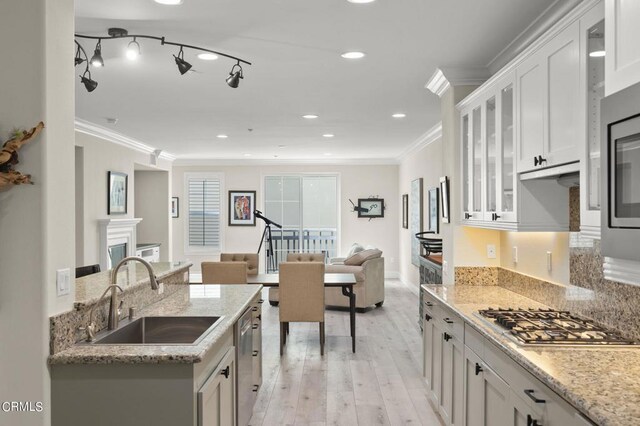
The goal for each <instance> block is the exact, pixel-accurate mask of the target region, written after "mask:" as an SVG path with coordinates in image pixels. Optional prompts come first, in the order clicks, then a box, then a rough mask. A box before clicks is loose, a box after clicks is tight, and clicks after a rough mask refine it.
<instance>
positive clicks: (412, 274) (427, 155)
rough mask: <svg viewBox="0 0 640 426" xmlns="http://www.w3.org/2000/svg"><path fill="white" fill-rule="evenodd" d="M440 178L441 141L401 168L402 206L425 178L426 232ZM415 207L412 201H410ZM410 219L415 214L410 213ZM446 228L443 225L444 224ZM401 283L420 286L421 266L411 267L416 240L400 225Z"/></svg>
mask: <svg viewBox="0 0 640 426" xmlns="http://www.w3.org/2000/svg"><path fill="white" fill-rule="evenodd" d="M440 176H442V139H441V138H438V139H436V140H434V141H433V142H431V143H429V144H428V145H426V146H424V147H423V148H421V149H420V150H418V151H415V152H411V153H409V154H408V155H406V156H405V157H404V158H403V159H402V161H401V163H400V168H399V177H398V184H399V191H400V194H399V202H401V197H402V194H409V197H411V181H413V180H415V179H418V178H422V186H423V194H422V197H423V198H422V199H423V207H422V212H423V215H422V216H423V217H422V223H423V224H424V229H425V230H426V229H427V227H428V223H429V212H428V209H429V201H428V198H427V197H428V191H429V189H431V188H434V187H436V188H437V187H439V186H440ZM409 206H411V201H409ZM400 214H402V205H401V206H400ZM409 218H411V213H410V212H409ZM440 227H441V228H442V224H440ZM399 228H400V235H399V237H400V241H399V243H400V279H401V280H402V281H404V282H405V283H410V284H414V285H419V283H420V271H419V269H418V267H417V266H414V265H413V264H412V263H411V241H412V239H413V238H414V236H413V235H412V234H411V229H410V228H409V229H404V228H402V223H400V226H399Z"/></svg>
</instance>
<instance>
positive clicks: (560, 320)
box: [479, 308, 638, 346]
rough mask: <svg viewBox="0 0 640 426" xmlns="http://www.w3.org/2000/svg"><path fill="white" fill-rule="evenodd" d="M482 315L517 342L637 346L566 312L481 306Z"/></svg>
mask: <svg viewBox="0 0 640 426" xmlns="http://www.w3.org/2000/svg"><path fill="white" fill-rule="evenodd" d="M479 313H480V315H482V316H483V317H485V318H487V319H489V320H493V321H494V322H495V323H496V324H497V325H499V326H500V327H502V328H505V329H507V330H508V332H509V333H510V334H511V335H512V336H513V337H514V338H515V340H516V341H517V342H518V343H522V344H527V345H559V346H563V345H566V346H591V345H596V346H621V345H637V344H638V343H637V342H634V341H633V340H629V339H626V338H624V337H622V336H621V335H620V333H618V332H617V331H613V330H610V329H607V328H605V327H603V326H600V325H598V324H596V323H594V322H593V321H592V320H590V319H587V318H584V317H581V316H578V315H575V314H572V313H570V312H568V311H556V310H553V309H513V308H507V309H502V308H498V309H493V308H489V309H483V310H480V311H479Z"/></svg>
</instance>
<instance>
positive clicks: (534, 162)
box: [533, 157, 538, 167]
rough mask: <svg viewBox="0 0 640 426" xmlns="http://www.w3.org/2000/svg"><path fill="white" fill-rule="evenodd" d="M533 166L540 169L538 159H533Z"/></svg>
mask: <svg viewBox="0 0 640 426" xmlns="http://www.w3.org/2000/svg"><path fill="white" fill-rule="evenodd" d="M533 165H534V166H535V167H538V157H533Z"/></svg>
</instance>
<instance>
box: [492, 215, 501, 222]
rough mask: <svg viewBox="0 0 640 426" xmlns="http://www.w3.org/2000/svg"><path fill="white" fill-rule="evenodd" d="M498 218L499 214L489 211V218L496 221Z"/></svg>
mask: <svg viewBox="0 0 640 426" xmlns="http://www.w3.org/2000/svg"><path fill="white" fill-rule="evenodd" d="M498 219H500V215H499V214H498V213H491V220H493V221H496V220H498Z"/></svg>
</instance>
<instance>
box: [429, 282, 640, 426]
mask: <svg viewBox="0 0 640 426" xmlns="http://www.w3.org/2000/svg"><path fill="white" fill-rule="evenodd" d="M422 288H423V289H424V290H425V304H427V303H428V304H430V305H426V306H428V307H429V308H428V309H433V308H437V309H441V310H443V312H446V313H447V315H450V314H452V315H451V316H452V318H449V317H447V318H446V320H449V321H453V323H454V326H453V327H454V328H455V326H456V324H458V323H460V324H458V325H459V326H460V327H463V328H464V331H463V332H462V333H461V334H460V335H461V336H464V337H463V339H464V342H463V349H462V351H463V357H464V360H465V361H464V367H462V368H463V369H465V373H464V375H465V377H467V384H469V383H471V381H472V380H474V377H476V376H478V375H479V374H480V373H482V374H489V373H490V374H492V375H493V376H492V377H491V379H490V380H488V381H487V383H489V382H491V383H492V384H493V385H495V384H496V383H499V382H500V383H503V384H504V385H505V386H507V385H512V383H509V378H511V377H516V379H514V380H513V382H518V381H519V380H520V379H519V378H517V377H519V376H518V374H519V373H516V372H515V371H516V370H518V369H520V368H523V369H524V370H525V371H526V373H528V374H530V375H531V376H533V377H532V378H530V379H531V380H529V379H527V380H528V382H527V383H533V385H531V386H528V385H527V386H525V388H535V389H536V392H537V395H538V397H535V398H536V399H537V400H538V402H535V399H532V397H528V395H534V392H529V394H527V393H526V392H527V391H531V390H532V389H525V393H524V394H522V395H520V394H521V393H522V392H517V395H515V397H516V398H522V399H523V400H524V401H525V403H526V404H523V405H524V407H525V408H524V410H525V411H526V410H528V413H531V414H529V415H530V416H531V417H532V418H535V416H536V415H539V416H541V417H542V418H545V421H540V420H538V421H539V424H544V425H545V426H546V425H553V424H562V425H563V426H568V425H588V424H592V423H591V422H593V423H595V424H598V425H603V426H605V425H606V426H608V425H637V424H638V419H640V347H638V346H635V345H634V346H630V347H593V346H591V347H576V346H571V347H560V348H558V347H549V346H540V345H534V346H526V345H521V344H518V343H515V342H514V340H513V339H512V338H511V337H510V336H509V335H508V333H505V331H504V330H501V329H499V328H496V327H495V326H493V325H492V324H491V323H490V322H489V321H487V320H486V319H485V318H482V317H481V316H480V315H478V311H479V310H481V309H487V308H489V307H494V308H496V307H498V306H500V307H503V308H507V307H510V308H525V307H526V308H534V309H538V308H547V306H544V305H542V304H540V303H538V302H535V301H533V300H531V299H529V298H526V297H524V296H521V295H519V294H517V293H514V292H512V291H509V290H507V289H505V288H502V287H499V286H471V285H455V286H449V285H423V286H422ZM434 316H436V315H434ZM430 321H434V319H431V316H430ZM461 330H462V329H461ZM445 334H447V333H445ZM446 337H449V339H446ZM440 340H442V339H440ZM445 340H447V342H448V341H449V340H450V335H448V334H447V336H445ZM452 341H455V338H454V339H453V340H452ZM482 342H486V343H485V344H484V345H483V344H482ZM428 351H429V349H428V347H427V344H426V343H425V353H426V352H428ZM477 352H481V353H477ZM483 357H484V358H483ZM474 364H475V365H476V367H475V369H476V371H475V372H474V371H473V367H474ZM425 368H426V367H425ZM467 370H468V371H467ZM503 372H504V374H503ZM474 373H475V374H474ZM503 379H504V380H503ZM505 382H507V383H505ZM518 384H519V383H518ZM512 387H516V386H515V385H512ZM497 388H498V387H495V388H494V389H497ZM545 388H546V390H545ZM549 389H550V390H552V391H553V392H549ZM467 391H469V389H468V388H465V389H464V390H463V391H461V396H462V395H464V397H463V399H465V400H466V402H467V408H468V407H469V406H470V404H469V401H468V399H473V398H474V394H473V393H468V392H467ZM544 392H547V395H550V396H551V397H554V398H555V397H557V396H560V397H561V398H562V400H560V401H557V402H558V405H563V404H566V402H568V403H569V404H570V405H571V407H575V408H576V409H577V410H578V411H579V412H580V413H581V414H578V413H575V412H574V413H571V414H572V415H571V416H570V417H569V416H565V419H566V420H565V421H563V422H562V423H558V422H557V421H555V422H554V419H553V413H551V412H550V407H551V406H552V403H553V401H550V400H549V398H547V400H546V401H544V399H545V398H542V397H540V395H541V393H544ZM553 393H555V394H557V395H551V394H553ZM539 401H543V402H539ZM566 405H567V406H568V404H566ZM521 406H522V405H521ZM494 408H496V407H494ZM534 413H535V414H534ZM462 416H465V417H466V415H465V414H464V413H463V414H462ZM587 419H588V420H587Z"/></svg>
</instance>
